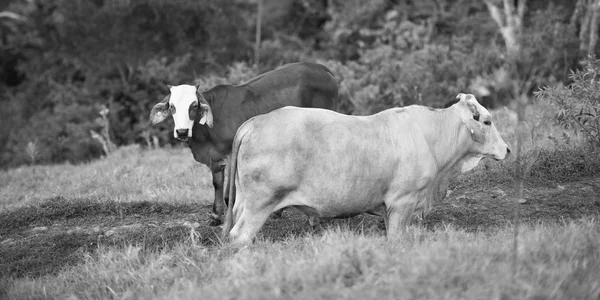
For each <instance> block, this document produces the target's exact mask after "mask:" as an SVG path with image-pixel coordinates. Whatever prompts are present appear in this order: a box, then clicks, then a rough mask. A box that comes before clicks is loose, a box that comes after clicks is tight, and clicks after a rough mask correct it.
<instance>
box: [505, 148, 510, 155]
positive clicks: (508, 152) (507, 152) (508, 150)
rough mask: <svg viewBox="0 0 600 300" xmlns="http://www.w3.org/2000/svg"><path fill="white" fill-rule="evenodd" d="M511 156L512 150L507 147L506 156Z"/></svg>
mask: <svg viewBox="0 0 600 300" xmlns="http://www.w3.org/2000/svg"><path fill="white" fill-rule="evenodd" d="M509 154H510V148H508V147H506V155H507V156H508V155H509Z"/></svg>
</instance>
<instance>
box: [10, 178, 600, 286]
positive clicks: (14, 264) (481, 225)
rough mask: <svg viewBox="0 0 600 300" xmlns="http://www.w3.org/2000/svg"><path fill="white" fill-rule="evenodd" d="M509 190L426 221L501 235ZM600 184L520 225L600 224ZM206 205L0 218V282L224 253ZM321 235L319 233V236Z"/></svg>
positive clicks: (454, 204)
mask: <svg viewBox="0 0 600 300" xmlns="http://www.w3.org/2000/svg"><path fill="white" fill-rule="evenodd" d="M513 194H514V191H513V188H512V186H507V185H499V186H493V187H472V186H468V187H467V186H456V187H454V189H453V190H452V192H451V194H450V195H449V196H448V197H447V198H446V199H445V200H444V201H442V202H441V203H438V204H437V205H435V206H434V209H433V211H432V212H431V213H430V214H429V215H428V216H426V217H425V219H424V220H423V224H424V226H426V228H429V229H434V228H436V227H438V226H443V225H444V224H452V225H453V226H455V227H458V228H461V229H465V230H468V231H476V230H483V231H489V230H496V229H497V228H499V227H503V226H505V225H506V224H507V223H511V222H512V218H513V213H514V204H513V203H514V202H513V201H514V200H513V199H514V198H513ZM599 194H600V178H587V179H583V180H580V181H577V182H571V183H565V184H561V185H556V186H546V187H531V188H528V189H526V190H525V198H526V200H527V201H526V203H524V204H521V205H519V206H518V208H519V213H520V215H521V220H522V222H526V223H537V222H546V223H547V222H564V220H569V219H578V218H581V217H584V216H600V197H598V196H597V195H599ZM210 211H211V207H210V206H209V205H195V204H168V203H157V202H135V203H117V202H111V201H106V200H99V199H66V198H62V197H56V198H52V199H48V200H46V201H44V202H43V203H40V204H38V205H33V206H27V207H23V208H20V209H16V210H13V211H8V212H3V213H0V277H22V276H31V277H36V276H40V275H45V274H52V273H56V272H58V271H60V269H62V268H64V267H67V266H71V265H74V264H77V263H79V262H80V261H81V260H82V258H83V254H84V253H91V254H92V255H93V253H94V251H95V250H96V249H98V247H99V246H125V245H130V244H136V245H139V246H141V247H142V249H143V251H156V250H160V249H164V248H167V247H170V246H171V245H173V244H176V243H180V242H190V243H197V244H201V245H204V246H206V247H215V246H216V247H218V246H219V245H220V240H219V235H220V228H218V227H217V228H215V227H209V226H207V225H206V224H207V221H208V213H209V212H210ZM338 225H342V226H346V227H348V228H350V230H354V231H357V232H365V233H373V232H376V233H378V234H384V225H383V221H382V219H381V218H378V217H373V216H368V215H362V216H358V217H355V218H351V219H345V220H334V221H332V222H329V223H327V224H325V225H324V228H327V227H329V226H338ZM318 230H322V228H321V229H318ZM307 232H314V231H313V229H311V228H310V226H309V225H308V222H307V218H306V216H304V215H303V214H302V213H300V212H299V211H297V210H295V209H287V210H286V211H285V213H284V216H283V218H280V219H272V218H271V219H269V220H268V221H267V223H266V224H265V226H264V227H263V230H262V231H261V235H262V237H263V238H265V239H269V240H275V241H277V240H282V239H285V238H287V237H290V236H296V235H300V234H306V233H307Z"/></svg>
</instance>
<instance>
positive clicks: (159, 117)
mask: <svg viewBox="0 0 600 300" xmlns="http://www.w3.org/2000/svg"><path fill="white" fill-rule="evenodd" d="M169 98H171V95H170V94H169V95H168V96H167V97H165V99H163V101H160V102H158V103H157V104H156V105H154V107H152V110H151V111H150V117H149V119H150V124H152V125H156V124H158V123H160V122H162V121H164V120H165V119H166V118H167V117H168V116H169V115H170V112H169Z"/></svg>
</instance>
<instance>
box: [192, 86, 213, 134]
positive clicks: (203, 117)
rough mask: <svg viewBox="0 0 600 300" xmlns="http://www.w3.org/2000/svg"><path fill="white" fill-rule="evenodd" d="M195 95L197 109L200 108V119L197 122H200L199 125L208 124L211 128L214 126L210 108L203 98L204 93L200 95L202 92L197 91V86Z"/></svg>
mask: <svg viewBox="0 0 600 300" xmlns="http://www.w3.org/2000/svg"><path fill="white" fill-rule="evenodd" d="M196 97H197V98H198V104H199V105H198V110H200V121H198V123H200V124H201V125H204V124H206V125H208V127H210V128H213V126H214V122H213V114H212V109H210V105H209V104H208V101H206V98H204V95H202V93H201V92H200V91H198V89H197V87H196Z"/></svg>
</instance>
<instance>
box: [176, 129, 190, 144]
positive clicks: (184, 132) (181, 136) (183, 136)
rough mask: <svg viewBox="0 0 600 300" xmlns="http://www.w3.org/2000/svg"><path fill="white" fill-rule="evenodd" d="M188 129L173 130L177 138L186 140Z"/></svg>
mask: <svg viewBox="0 0 600 300" xmlns="http://www.w3.org/2000/svg"><path fill="white" fill-rule="evenodd" d="M189 131H190V130H189V129H177V130H175V133H177V139H178V140H180V141H184V142H185V141H187V139H188V133H189Z"/></svg>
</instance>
